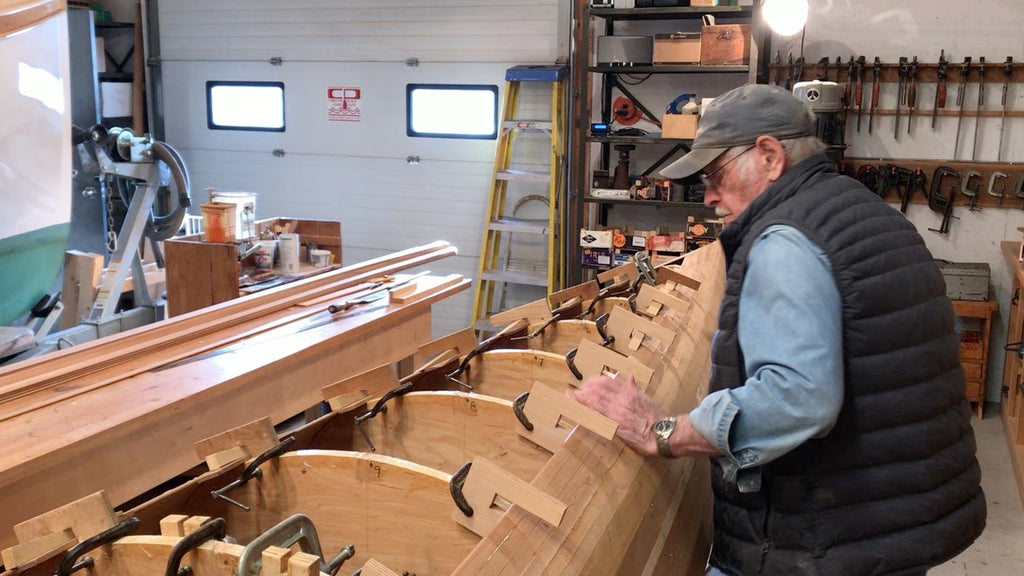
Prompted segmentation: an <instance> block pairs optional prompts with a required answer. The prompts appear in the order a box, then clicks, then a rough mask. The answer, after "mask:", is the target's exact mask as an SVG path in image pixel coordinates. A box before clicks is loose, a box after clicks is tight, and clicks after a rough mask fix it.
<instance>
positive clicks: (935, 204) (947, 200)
mask: <svg viewBox="0 0 1024 576" xmlns="http://www.w3.org/2000/svg"><path fill="white" fill-rule="evenodd" d="M947 176H949V177H951V178H955V180H954V182H953V184H952V185H951V186H950V187H949V194H948V195H947V196H943V195H942V194H940V191H941V190H942V180H943V178H945V177H947ZM959 182H960V174H959V173H958V172H957V171H956V170H953V169H952V168H950V167H948V166H939V167H938V168H936V169H935V173H934V174H933V175H932V189H931V192H929V193H928V207H929V208H931V209H932V211H933V212H940V213H942V223H941V224H939V227H938V228H929V230H931V231H932V232H938V233H939V234H946V233H948V232H949V221H950V219H952V218H955V216H953V200H954V198H955V197H956V189H957V184H959Z"/></svg>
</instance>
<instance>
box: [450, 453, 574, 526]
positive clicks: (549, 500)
mask: <svg viewBox="0 0 1024 576" xmlns="http://www.w3.org/2000/svg"><path fill="white" fill-rule="evenodd" d="M462 495H463V496H464V497H465V500H466V502H467V503H468V504H469V506H471V507H472V509H473V515H472V516H467V515H466V514H464V513H463V512H462V510H460V509H458V508H456V509H455V510H454V511H453V512H452V518H453V519H454V520H455V521H456V522H458V523H459V524H461V525H462V526H465V527H466V528H468V529H469V530H471V531H473V532H475V533H476V534H479V535H480V536H486V535H487V534H488V533H489V532H490V531H491V529H492V528H494V525H495V524H497V523H498V520H500V519H501V516H502V515H503V514H504V513H505V511H506V510H508V509H509V508H510V507H511V506H512V505H513V504H515V505H516V506H519V507H520V508H522V509H523V510H526V511H527V512H529V513H530V514H533V515H534V516H536V517H538V518H540V519H541V520H543V521H545V522H547V523H548V524H551V525H552V526H556V527H557V526H558V525H559V524H560V523H561V522H562V516H563V515H565V509H566V505H565V504H564V503H562V502H560V501H559V500H558V499H556V498H554V497H553V496H551V495H549V494H547V493H545V492H542V491H541V490H539V489H537V488H534V487H533V486H531V485H530V484H528V483H526V482H524V481H522V480H520V479H519V478H517V477H516V476H514V475H512V474H510V473H508V472H506V471H504V470H502V469H501V468H500V467H498V465H496V464H494V463H493V462H491V461H490V460H487V459H485V458H476V459H474V460H473V464H472V467H471V468H470V470H469V473H468V475H467V476H466V478H465V483H464V484H463V485H462Z"/></svg>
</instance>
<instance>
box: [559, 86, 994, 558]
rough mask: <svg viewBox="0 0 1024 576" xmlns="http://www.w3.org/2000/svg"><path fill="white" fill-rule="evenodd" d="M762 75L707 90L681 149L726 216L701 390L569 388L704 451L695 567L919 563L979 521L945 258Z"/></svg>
mask: <svg viewBox="0 0 1024 576" xmlns="http://www.w3.org/2000/svg"><path fill="white" fill-rule="evenodd" d="M814 134H815V124H814V117H813V115H812V114H811V113H810V112H809V111H808V110H807V108H806V107H805V106H804V105H803V104H802V103H801V102H799V101H798V100H797V99H796V98H794V97H793V96H792V95H790V94H789V93H788V92H786V91H785V90H782V89H781V88H778V87H774V86H765V85H746V86H742V87H740V88H737V89H735V90H732V91H730V92H728V93H726V94H724V95H723V96H721V97H719V98H716V99H715V100H714V102H713V103H712V104H711V105H709V106H708V108H707V111H706V112H705V114H704V116H703V117H702V118H701V120H700V125H699V128H698V131H697V135H696V138H695V140H694V145H693V149H692V151H691V152H690V153H688V154H687V155H686V156H684V157H683V158H681V159H679V160H677V161H676V162H675V163H673V164H672V165H670V166H669V167H667V168H666V169H665V170H663V171H662V176H664V177H666V178H670V179H673V180H678V179H682V178H686V177H689V176H691V175H693V174H697V175H698V176H700V178H701V179H702V180H703V181H704V184H705V185H706V191H705V195H704V203H705V204H706V205H707V206H709V207H713V208H715V212H716V213H717V214H718V215H720V216H722V217H724V219H725V222H726V226H725V228H724V229H723V230H722V233H721V235H720V240H721V242H722V247H723V249H724V251H725V255H726V265H727V269H726V288H725V296H724V298H723V301H722V304H721V308H720V310H719V326H718V331H717V333H716V334H715V337H714V340H713V342H712V351H711V361H712V375H711V383H710V387H709V389H710V393H709V394H708V396H707V397H705V398H704V399H703V400H702V402H701V403H700V404H699V405H698V406H697V407H696V408H695V409H694V410H693V411H691V412H690V413H689V414H682V415H670V414H666V413H665V411H664V410H663V409H662V408H660V407H659V406H657V405H656V404H655V403H654V401H653V400H651V398H650V397H648V396H645V395H644V394H643V393H642V392H641V391H639V390H638V389H637V387H636V386H635V384H634V383H633V381H632V380H629V381H628V382H626V383H625V384H622V383H619V382H616V381H614V380H612V379H610V378H608V377H604V376H600V377H592V378H589V379H587V380H586V381H585V382H584V383H583V386H582V387H581V388H580V389H579V390H577V391H576V392H575V398H576V399H577V400H578V401H579V402H581V403H583V404H585V405H587V406H590V407H592V408H594V409H596V410H598V411H600V412H602V413H604V414H606V415H607V416H609V417H611V418H612V419H614V420H616V421H617V422H618V423H619V426H620V428H619V436H620V438H622V440H623V441H624V442H625V443H626V444H628V445H629V446H630V447H631V448H633V449H634V450H636V451H637V452H639V453H641V454H644V455H647V456H651V457H658V455H659V454H660V455H661V456H665V457H678V456H700V455H708V456H710V457H711V458H712V487H713V490H714V495H715V507H714V522H715V537H714V545H713V547H712V552H711V557H710V560H709V563H710V566H711V568H710V571H709V574H714V575H719V574H728V575H742V576H747V575H751V574H778V575H786V576H789V575H800V574H813V575H827V576H852V575H860V574H907V575H909V574H923V573H924V572H925V571H926V570H927V569H928V568H929V567H931V566H934V565H936V564H939V563H941V562H943V561H945V560H947V559H949V558H951V557H953V556H954V555H956V554H957V553H959V552H960V551H962V550H963V549H965V548H966V547H967V546H968V545H970V543H971V542H972V541H973V540H974V539H975V538H976V537H977V536H978V535H979V534H980V533H981V531H982V529H983V528H984V524H985V499H984V495H983V493H982V491H981V487H980V477H981V472H980V470H979V468H978V462H977V459H976V458H975V443H974V434H973V431H972V429H971V425H970V407H969V405H968V403H967V401H966V399H965V398H964V375H963V372H962V370H961V367H960V361H959V339H958V338H957V335H956V334H955V332H954V316H953V310H952V306H951V304H950V302H949V300H948V299H947V298H946V295H945V284H944V282H943V280H942V275H941V273H940V272H939V270H938V268H937V267H936V265H935V264H934V262H933V260H932V257H931V255H930V253H929V252H928V250H927V249H926V248H925V246H924V242H923V240H922V239H921V237H920V235H918V234H917V232H916V231H915V229H914V227H913V226H912V225H911V224H910V223H908V222H907V221H906V220H905V219H904V218H903V217H902V216H901V215H900V214H899V212H897V211H895V210H893V209H892V208H891V207H889V206H888V205H887V204H885V203H884V202H882V201H881V200H880V199H879V198H878V197H877V196H875V195H874V194H872V193H871V192H869V191H868V190H867V189H865V188H864V187H863V186H862V185H861V184H860V183H858V182H857V181H855V180H853V179H850V178H847V177H844V176H840V175H838V174H837V173H836V172H835V171H834V169H833V167H832V165H831V163H830V162H829V160H828V159H827V158H826V157H825V156H824V155H822V154H821V152H822V150H823V149H824V147H823V145H822V144H821V143H820V142H819V141H818V140H817V139H816V138H815V137H814Z"/></svg>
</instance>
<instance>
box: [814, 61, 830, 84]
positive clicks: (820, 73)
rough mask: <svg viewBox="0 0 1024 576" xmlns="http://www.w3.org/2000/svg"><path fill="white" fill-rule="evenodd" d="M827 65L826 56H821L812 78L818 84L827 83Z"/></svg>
mask: <svg viewBox="0 0 1024 576" xmlns="http://www.w3.org/2000/svg"><path fill="white" fill-rule="evenodd" d="M828 63H829V59H828V56H822V57H821V59H820V60H818V65H817V68H816V69H815V75H814V76H815V78H816V79H817V80H818V81H820V82H828Z"/></svg>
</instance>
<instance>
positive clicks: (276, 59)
mask: <svg viewBox="0 0 1024 576" xmlns="http://www.w3.org/2000/svg"><path fill="white" fill-rule="evenodd" d="M281 62H283V60H281V57H280V56H274V57H273V58H271V59H270V65H271V66H280V65H281Z"/></svg>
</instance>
